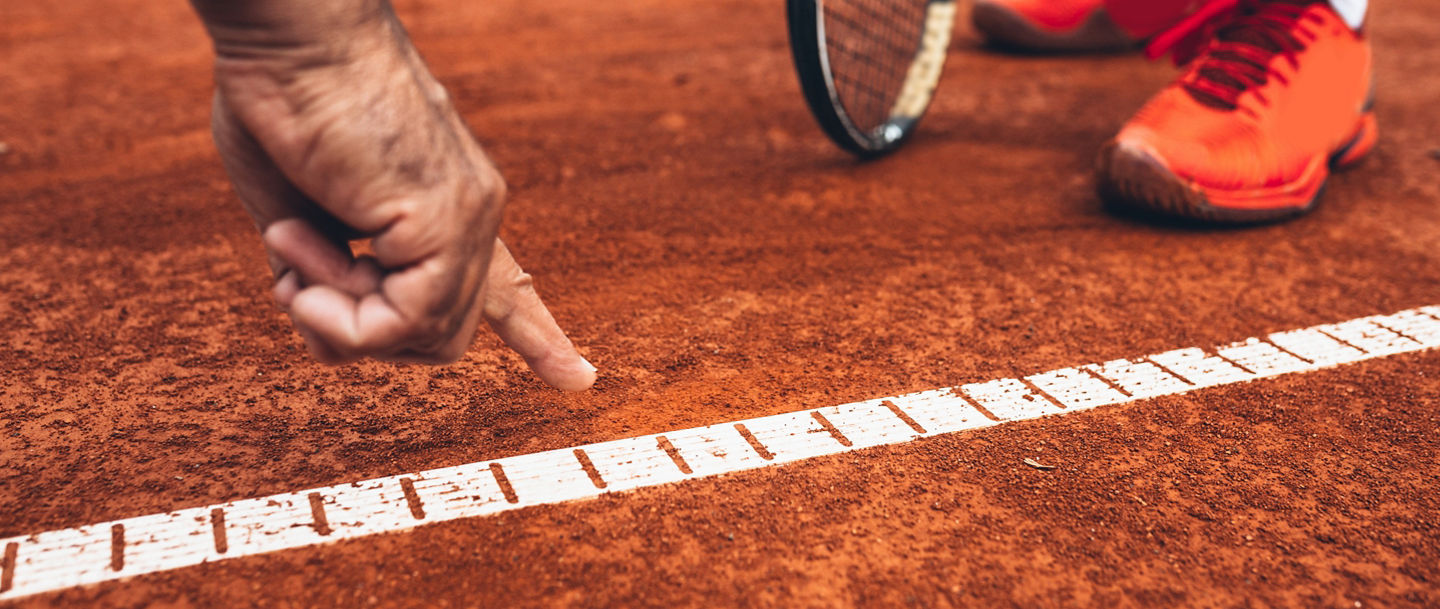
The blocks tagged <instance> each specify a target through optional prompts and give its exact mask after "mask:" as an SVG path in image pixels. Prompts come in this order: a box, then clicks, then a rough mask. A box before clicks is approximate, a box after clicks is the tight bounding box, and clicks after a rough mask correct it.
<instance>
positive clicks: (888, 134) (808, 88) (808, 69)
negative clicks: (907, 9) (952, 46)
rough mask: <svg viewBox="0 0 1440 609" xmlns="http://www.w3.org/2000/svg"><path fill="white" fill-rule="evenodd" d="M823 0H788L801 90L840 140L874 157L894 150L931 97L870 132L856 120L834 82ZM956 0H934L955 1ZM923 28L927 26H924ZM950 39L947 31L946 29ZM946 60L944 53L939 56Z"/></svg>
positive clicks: (831, 135) (910, 132) (847, 147)
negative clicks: (919, 108)
mask: <svg viewBox="0 0 1440 609" xmlns="http://www.w3.org/2000/svg"><path fill="white" fill-rule="evenodd" d="M823 2H824V0H787V2H786V7H787V8H786V17H787V22H788V26H789V30H790V51H791V55H792V57H793V59H794V62H795V72H796V75H797V76H798V77H799V80H800V90H801V92H802V93H803V94H804V96H805V103H806V104H807V105H808V106H809V107H810V113H811V114H812V115H813V116H814V117H815V120H816V121H817V122H818V123H819V124H820V129H821V130H822V131H824V132H825V135H826V136H828V137H829V138H830V139H831V140H832V141H834V142H835V144H836V145H838V146H840V147H841V148H843V149H844V150H846V151H848V152H850V153H852V154H855V155H856V156H858V157H860V158H862V159H871V158H875V157H879V156H883V155H886V154H888V153H890V152H894V151H895V150H896V149H898V148H899V147H900V146H901V145H902V144H904V143H905V142H906V141H908V140H909V139H910V136H911V135H913V134H914V132H915V127H916V126H917V125H918V124H919V122H920V119H921V118H922V117H923V116H924V113H925V111H926V110H928V109H929V102H928V100H927V102H926V103H925V105H924V107H923V108H922V109H921V110H920V111H919V112H918V113H914V114H913V115H911V116H892V117H890V118H889V119H888V120H886V121H885V122H884V123H882V124H881V125H880V126H878V127H877V128H875V129H874V130H872V131H871V132H868V133H867V132H865V131H864V130H862V129H860V128H859V127H857V126H856V125H855V122H854V121H853V120H851V118H850V116H849V115H848V114H846V111H845V107H844V104H843V103H842V102H841V100H840V96H839V93H838V91H837V90H836V87H835V79H834V75H833V73H832V72H831V70H830V62H829V56H828V50H827V49H826V42H825V22H824V14H823V13H822V9H821V5H822V4H823ZM954 2H955V0H929V1H928V2H926V7H927V11H928V8H929V7H930V6H931V5H935V4H945V5H953V4H954ZM922 33H923V32H922ZM947 39H948V35H947ZM915 46H916V50H915V52H916V55H917V56H918V55H919V54H920V53H921V52H922V47H921V40H920V39H919V38H917V39H916V41H915ZM939 62H940V65H941V66H943V64H944V55H943V54H942V55H941V56H940V57H939Z"/></svg>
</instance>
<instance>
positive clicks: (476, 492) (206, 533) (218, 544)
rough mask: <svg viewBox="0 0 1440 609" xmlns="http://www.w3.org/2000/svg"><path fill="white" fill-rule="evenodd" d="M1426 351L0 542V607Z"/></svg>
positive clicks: (1319, 335) (746, 426)
mask: <svg viewBox="0 0 1440 609" xmlns="http://www.w3.org/2000/svg"><path fill="white" fill-rule="evenodd" d="M1436 346H1440V306H1432V307H1422V308H1419V309H1411V310H1408V311H1401V312H1399V313H1395V314H1393V315H1377V316H1372V317H1364V318H1360V319H1354V320H1351V321H1346V322H1341V323H1336V324H1325V325H1321V326H1315V327H1313V328H1305V329H1302V330H1293V331H1289V332H1277V333H1275V334H1271V335H1269V336H1266V337H1264V338H1249V339H1245V340H1243V341H1240V342H1236V343H1232V344H1229V345H1224V346H1220V347H1216V348H1215V349H1212V350H1202V349H1198V348H1189V349H1176V350H1174V351H1167V352H1165V353H1158V354H1155V355H1150V356H1146V357H1140V358H1135V359H1117V360H1113V361H1109V362H1105V363H1100V364H1086V365H1082V366H1075V367H1069V368H1061V369H1059V370H1052V371H1050V372H1043V373H1040V374H1034V375H1030V376H1027V377H1025V378H1024V379H1013V378H1003V379H995V380H991V381H986V382H982V383H971V384H968V385H962V386H960V387H951V388H945V389H934V390H930V391H922V392H919V393H912V394H908V395H901V396H895V397H886V398H876V399H873V400H867V401H864V402H856V403H853V404H844V405H840V406H829V407H825V408H816V409H813V410H805V411H800V412H791V413H786V414H778V415H773V416H767V417H760V418H756V419H747V420H744V421H735V422H729V423H721V424H718V425H711V426H709V427H698V428H693V429H682V430H677V431H670V432H665V433H661V434H655V435H648V436H640V437H637V438H625V439H621V440H614V441H610V442H601V443H599V444H588V445H585V446H579V447H574V448H565V449H560V450H552V451H546V452H542V453H534V454H529V455H518V456H513V457H506V458H503V459H497V460H494V461H487V462H481V463H467V464H464V465H457V466H454V467H446V468H441V469H432V470H427V471H423V472H416V473H412V474H401V475H398V476H389V477H385V478H376V479H373V480H365V481H361V482H353V483H349V484H339V485H335V486H327V487H323V488H317V489H310V490H303V491H297V492H293V493H283V494H279V495H272V496H270V497H261V498H257V499H245V500H241V501H232V502H230V503H225V504H221V505H212V506H207V507H201V508H189V509H182V510H178V511H174V512H169V513H165V514H152V515H148V516H140V517H138V518H127V519H124V520H116V521H111V522H102V523H98V524H92V525H86V526H80V527H75V528H70V529H61V530H55V531H45V532H41V533H35V534H31V535H23V536H19V537H11V538H8V539H3V540H0V549H3V552H4V553H3V562H0V600H6V599H14V598H20V597H24V596H29V595H33V594H39V593H42V592H53V591H57V590H64V589H67V588H72V587H76V586H82V585H86V584H94V583H97V582H104V581H111V580H117V579H123V578H127V577H133V576H136V575H141V574H145V573H155V572H158V571H166V570H170V569H178V568H181V567H187V566H192V565H198V564H201V563H206V562H214V561H219V560H224V559H227V558H235V557H238V556H250V555H253V554H263V553H266V552H275V551H279V550H286V549H292V548H300V547H305V546H313V545H319V544H324V543H329V542H332V541H336V540H341V539H350V538H355V537H361V536H365V535H372V534H375V533H383V532H391V531H403V530H406V529H410V528H413V527H417V526H421V525H424V524H429V523H434V522H444V521H447V520H455V519H459V518H471V517H475V516H485V515H489V514H494V513H497V512H502V511H505V510H513V509H516V508H522V507H526V506H531V505H542V504H550V503H559V502H562V501H571V500H575V499H583V498H587V497H594V496H596V495H599V494H601V493H617V492H623V491H626V490H630V489H635V488H641V487H647V486H656V485H660V484H666V483H670V482H678V481H681V480H687V479H690V478H701V477H706V476H714V475H718V474H725V473H731V472H739V471H744V470H748V469H755V468H761V467H769V466H773V465H778V464H781V463H788V462H792V461H799V460H803V459H809V458H811V457H817V456H820V455H829V454H834V453H840V452H845V451H849V450H855V449H859V448H866V447H871V446H880V445H884V444H897V443H902V442H908V441H910V440H914V439H916V438H920V437H925V436H933V435H937V434H944V433H951V432H956V431H963V430H967V429H977V428H981V427H986V426H990V425H996V424H998V423H1003V422H1008V421H1019V420H1024V419H1033V418H1036V417H1042V416H1047V415H1058V414H1065V413H1069V412H1076V411H1080V410H1085V409H1089V408H1094V407H1097V406H1105V405H1110V404H1119V403H1123V402H1129V401H1132V400H1138V399H1144V398H1150V397H1155V396H1161V395H1174V394H1179V393H1184V392H1187V391H1192V390H1194V389H1198V388H1202V387H1212V386H1216V385H1226V384H1232V383H1241V382H1246V381H1251V380H1256V379H1261V378H1267V377H1271V376H1275V375H1280V374H1290V373H1295V372H1306V371H1311V370H1317V369H1321V368H1326V367H1331V366H1337V365H1342V364H1348V363H1351V362H1357V361H1360V360H1365V359H1370V358H1375V357H1384V356H1388V355H1394V354H1397V353H1405V352H1410V351H1420V350H1424V349H1430V348H1433V347H1436Z"/></svg>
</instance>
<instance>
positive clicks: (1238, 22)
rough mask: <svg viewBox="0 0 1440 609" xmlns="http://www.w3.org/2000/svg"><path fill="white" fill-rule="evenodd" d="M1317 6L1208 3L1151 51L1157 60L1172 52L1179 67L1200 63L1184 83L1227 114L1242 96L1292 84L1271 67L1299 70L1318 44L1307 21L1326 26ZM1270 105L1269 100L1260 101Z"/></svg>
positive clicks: (1275, 1)
mask: <svg viewBox="0 0 1440 609" xmlns="http://www.w3.org/2000/svg"><path fill="white" fill-rule="evenodd" d="M1315 1H1317V0H1218V1H1213V2H1210V3H1207V4H1206V5H1205V6H1204V7H1202V8H1201V9H1200V10H1198V11H1196V12H1195V13H1193V14H1191V15H1190V16H1188V17H1186V18H1185V19H1184V20H1182V21H1181V22H1180V23H1178V24H1176V25H1175V26H1174V27H1172V28H1170V29H1169V30H1166V31H1165V32H1162V33H1161V34H1159V35H1157V36H1156V37H1155V38H1154V39H1153V40H1152V41H1151V42H1150V44H1149V45H1147V46H1146V47H1145V53H1146V55H1147V56H1149V57H1150V58H1151V59H1156V58H1158V57H1161V56H1163V55H1164V54H1165V53H1167V52H1171V53H1173V54H1172V58H1173V59H1174V61H1175V65H1185V64H1189V63H1191V62H1196V63H1195V65H1193V66H1192V67H1191V69H1189V70H1187V71H1186V75H1185V76H1184V77H1183V78H1182V79H1181V82H1180V84H1181V86H1182V87H1184V89H1185V91H1186V92H1188V93H1189V94H1190V96H1191V97H1192V98H1194V99H1195V101H1197V102H1200V103H1202V104H1205V105H1207V106H1210V107H1212V108H1216V109H1221V110H1234V109H1236V108H1237V107H1238V106H1239V98H1240V94H1242V93H1244V92H1246V91H1248V90H1251V89H1253V88H1255V87H1259V86H1262V85H1265V84H1266V83H1268V82H1269V81H1270V78H1272V77H1273V78H1275V79H1277V80H1279V81H1280V82H1281V83H1286V84H1288V81H1287V80H1286V79H1285V76H1284V74H1281V73H1279V72H1277V71H1276V70H1274V69H1273V68H1271V67H1270V64H1271V61H1272V60H1273V59H1274V58H1275V57H1276V56H1277V55H1278V56H1280V57H1283V58H1285V60H1286V61H1288V62H1289V63H1290V67H1291V68H1298V67H1299V59H1298V54H1299V52H1300V51H1303V50H1305V47H1306V45H1307V44H1308V43H1310V42H1314V41H1315V39H1316V35H1315V33H1314V32H1312V31H1310V30H1309V29H1306V28H1305V27H1302V23H1301V22H1302V20H1306V19H1308V20H1310V21H1312V22H1315V23H1323V21H1321V20H1320V18H1319V17H1317V16H1316V15H1315V14H1314V13H1307V12H1306V8H1307V6H1308V5H1310V4H1313V3H1314V2H1315ZM1256 97H1257V99H1258V100H1259V101H1260V102H1261V103H1264V104H1268V103H1269V100H1268V99H1265V97H1264V96H1263V95H1260V94H1258V92H1257V95H1256Z"/></svg>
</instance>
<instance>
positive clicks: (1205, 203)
mask: <svg viewBox="0 0 1440 609" xmlns="http://www.w3.org/2000/svg"><path fill="white" fill-rule="evenodd" d="M1378 133H1379V132H1378V130H1377V128H1376V125H1375V115H1374V113H1371V112H1366V113H1365V114H1364V115H1362V116H1361V117H1360V121H1359V125H1358V126H1357V127H1356V130H1355V133H1354V135H1352V136H1351V137H1350V138H1349V139H1348V140H1347V141H1346V144H1345V145H1344V146H1341V147H1340V148H1339V149H1338V150H1335V151H1334V152H1332V153H1331V154H1330V155H1329V157H1328V159H1326V162H1324V163H1321V164H1320V165H1319V166H1318V167H1317V168H1316V170H1314V171H1311V172H1310V173H1309V175H1306V176H1302V177H1301V178H1300V179H1298V180H1296V181H1295V182H1292V183H1289V184H1283V185H1279V186H1273V187H1267V188H1265V189H1264V190H1261V191H1230V192H1225V191H1217V190H1214V189H1205V188H1202V187H1200V186H1197V185H1195V184H1193V183H1191V182H1189V181H1187V180H1184V179H1181V178H1180V177H1179V176H1177V175H1175V173H1174V172H1172V171H1171V170H1170V169H1169V168H1168V167H1166V166H1165V164H1164V163H1163V162H1161V161H1160V160H1159V159H1158V158H1156V156H1155V155H1153V154H1151V153H1150V152H1149V151H1148V150H1145V149H1143V148H1140V147H1137V146H1132V145H1127V144H1124V143H1121V142H1118V141H1115V140H1111V141H1110V142H1109V143H1107V144H1106V145H1105V146H1104V148H1102V149H1101V152H1100V157H1099V166H1098V167H1097V171H1098V173H1099V177H1098V179H1097V183H1098V185H1099V190H1100V196H1101V198H1102V199H1104V200H1105V201H1106V202H1107V203H1110V204H1113V205H1117V206H1119V207H1121V208H1128V209H1131V210H1134V211H1140V212H1144V213H1153V214H1161V215H1164V216H1170V217H1177V218H1186V219H1190V220H1199V221H1201V222H1213V223H1222V224H1256V223H1262V222H1274V221H1276V220H1283V219H1286V218H1292V217H1294V216H1298V215H1301V214H1304V213H1306V212H1309V211H1310V210H1312V209H1314V208H1315V205H1316V204H1317V203H1318V202H1319V200H1320V194H1321V193H1322V192H1323V191H1324V189H1325V183H1326V181H1327V180H1328V179H1329V177H1330V173H1331V172H1332V171H1338V170H1341V169H1344V168H1346V167H1349V166H1351V165H1354V164H1355V163H1357V162H1359V161H1360V160H1361V159H1362V158H1364V157H1365V155H1366V154H1368V153H1369V152H1370V150H1371V149H1373V148H1374V147H1375V141H1376V139H1377V136H1378ZM1229 202H1243V203H1245V204H1246V205H1227V203H1229ZM1257 202H1260V204H1258V205H1257V204H1256V203H1257Z"/></svg>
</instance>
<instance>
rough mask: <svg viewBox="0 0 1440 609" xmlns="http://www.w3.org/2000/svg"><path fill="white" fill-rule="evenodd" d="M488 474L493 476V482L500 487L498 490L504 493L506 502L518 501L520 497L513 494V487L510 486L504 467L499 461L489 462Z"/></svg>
mask: <svg viewBox="0 0 1440 609" xmlns="http://www.w3.org/2000/svg"><path fill="white" fill-rule="evenodd" d="M490 474H491V475H493V476H495V484H496V485H497V486H499V487H500V492H501V493H504V495H505V502H506V503H512V504H513V503H520V498H519V497H516V496H515V487H513V486H510V479H509V478H507V477H505V468H504V467H501V466H500V464H499V463H491V464H490Z"/></svg>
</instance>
